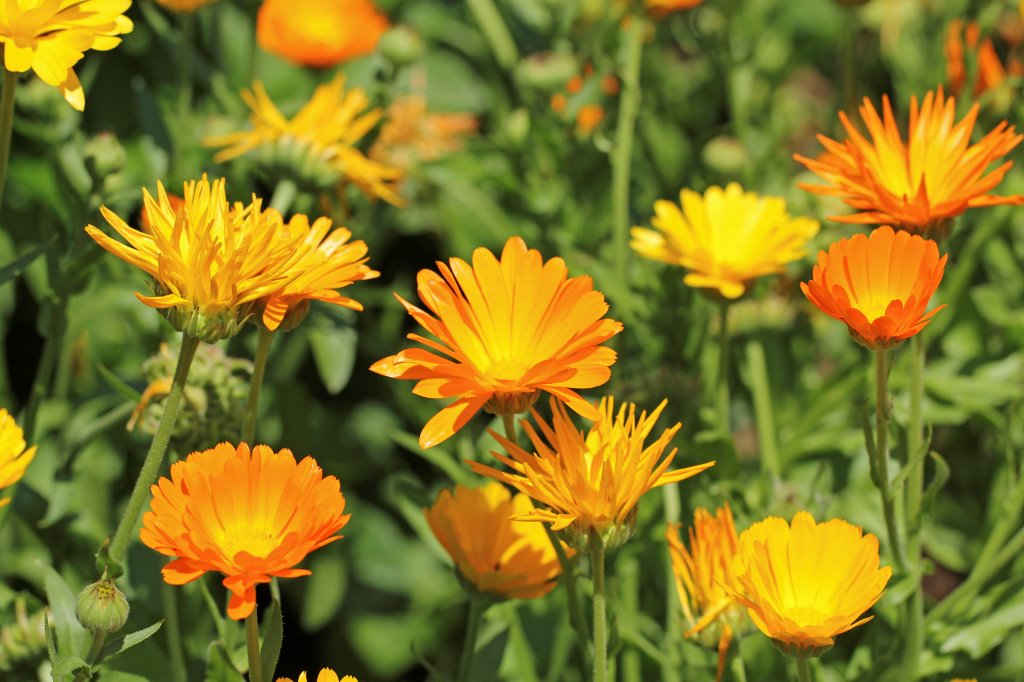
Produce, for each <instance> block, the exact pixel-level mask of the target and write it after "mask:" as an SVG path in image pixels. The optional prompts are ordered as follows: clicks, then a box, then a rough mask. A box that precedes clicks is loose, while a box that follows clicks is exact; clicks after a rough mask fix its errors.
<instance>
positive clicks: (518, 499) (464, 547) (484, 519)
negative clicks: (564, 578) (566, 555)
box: [423, 481, 572, 599]
mask: <svg viewBox="0 0 1024 682" xmlns="http://www.w3.org/2000/svg"><path fill="white" fill-rule="evenodd" d="M532 507H533V505H532V504H530V498H528V497H527V496H526V495H522V494H518V495H515V496H513V495H512V494H511V493H510V492H509V491H508V488H506V487H505V486H503V485H502V484H500V483H496V482H494V481H491V482H489V483H488V484H487V485H486V486H484V487H482V488H467V487H465V486H461V485H457V486H455V491H454V492H452V491H451V490H447V489H445V490H442V491H441V492H440V494H439V495H438V496H437V501H436V502H435V503H434V506H432V507H430V508H429V509H424V510H423V512H424V514H425V515H426V517H427V523H429V524H430V530H432V531H433V532H434V536H435V537H436V538H437V539H438V541H439V542H440V543H441V546H442V547H444V549H445V551H446V552H448V555H449V556H450V557H451V558H452V561H453V562H454V563H455V569H456V570H457V571H458V573H459V576H460V577H461V578H462V579H463V580H464V581H466V582H467V583H469V585H470V586H471V587H472V588H473V589H474V590H476V591H477V592H479V593H481V594H485V595H488V596H490V597H492V598H497V599H532V598H534V597H542V596H544V595H545V594H547V593H548V592H550V591H551V590H552V589H553V588H554V587H555V583H556V581H557V579H558V576H559V575H560V574H561V572H562V567H561V565H560V564H559V562H558V555H557V554H556V553H555V548H554V547H552V545H551V540H550V539H548V535H547V533H545V532H544V529H543V528H541V527H540V526H538V525H537V524H535V523H524V522H522V521H513V520H512V518H513V517H515V516H521V515H523V514H526V513H527V512H529V511H530V509H531V508H532ZM569 551H570V552H571V551H572V550H569Z"/></svg>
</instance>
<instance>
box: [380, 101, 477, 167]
mask: <svg viewBox="0 0 1024 682" xmlns="http://www.w3.org/2000/svg"><path fill="white" fill-rule="evenodd" d="M476 129H477V120H476V117H475V116H473V115H472V114H459V113H450V114H436V113H431V112H429V111H427V100H426V99H424V98H423V97H421V96H419V95H407V96H405V97H399V98H396V99H395V100H394V101H393V102H391V104H390V105H389V106H388V109H387V113H386V114H385V121H384V125H383V126H382V127H381V129H380V134H379V135H377V139H376V140H375V141H374V143H373V146H372V147H371V148H370V158H371V159H373V160H374V161H379V162H380V163H383V164H387V165H388V166H394V167H396V168H403V169H406V168H409V167H410V166H412V165H414V164H415V163H417V162H419V163H423V162H428V161H434V160H436V159H439V158H441V157H443V156H446V155H448V154H451V153H453V152H457V151H459V150H460V149H462V144H463V140H464V139H465V138H466V137H467V136H469V135H472V134H473V133H475V132H476Z"/></svg>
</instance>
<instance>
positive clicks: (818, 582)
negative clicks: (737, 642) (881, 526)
mask: <svg viewBox="0 0 1024 682" xmlns="http://www.w3.org/2000/svg"><path fill="white" fill-rule="evenodd" d="M879 563H880V561H879V558H878V538H876V537H875V536H874V535H871V534H870V533H869V534H867V535H864V533H863V532H862V531H861V529H860V528H859V527H857V526H854V525H851V524H849V523H847V522H846V521H843V520H842V519H832V520H831V521H826V522H824V523H815V521H814V517H813V516H811V515H810V514H808V513H807V512H805V511H802V512H798V513H797V514H796V516H794V517H793V522H792V525H790V524H788V523H786V521H785V520H784V519H780V518H778V517H769V518H767V519H765V520H764V521H759V522H758V523H755V524H754V525H753V526H751V527H750V528H748V529H747V530H745V531H743V534H742V535H740V551H739V554H738V555H737V556H736V559H735V566H734V569H733V570H734V571H735V574H736V580H737V581H738V582H739V585H740V588H739V589H734V588H731V587H730V586H728V585H726V588H727V590H728V591H729V592H731V593H732V595H733V597H735V599H736V600H737V601H739V602H740V603H741V604H742V605H744V606H746V607H747V612H748V613H749V615H750V618H751V620H753V621H754V624H755V625H756V626H757V627H758V629H759V630H760V631H761V632H763V633H764V634H766V635H767V636H768V637H771V638H772V640H774V642H775V643H776V645H777V646H779V647H780V648H781V649H782V650H783V651H785V652H786V653H788V654H790V655H795V656H800V657H807V656H817V655H820V654H821V653H823V652H824V651H826V650H828V649H829V648H830V647H831V646H832V644H833V643H834V641H835V637H837V636H838V635H841V634H843V633H844V632H846V631H848V630H852V629H853V628H855V627H857V626H858V625H862V624H863V623H866V622H867V621H869V620H871V616H868V617H867V618H861V616H862V615H863V614H864V612H865V611H867V610H868V609H870V608H871V607H872V606H873V605H874V603H875V602H876V601H878V599H879V598H880V597H881V596H882V593H883V592H884V591H885V586H886V584H887V583H888V582H889V578H890V577H891V576H892V568H891V567H889V566H885V567H880V566H879Z"/></svg>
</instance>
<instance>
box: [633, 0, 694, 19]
mask: <svg viewBox="0 0 1024 682" xmlns="http://www.w3.org/2000/svg"><path fill="white" fill-rule="evenodd" d="M702 2H704V0H644V5H645V6H646V7H647V11H648V12H649V13H650V14H651V16H653V17H655V18H656V19H661V18H663V17H665V16H668V15H669V14H672V13H673V12H682V11H683V10H686V9H693V8H694V7H696V6H697V5H699V4H701V3H702Z"/></svg>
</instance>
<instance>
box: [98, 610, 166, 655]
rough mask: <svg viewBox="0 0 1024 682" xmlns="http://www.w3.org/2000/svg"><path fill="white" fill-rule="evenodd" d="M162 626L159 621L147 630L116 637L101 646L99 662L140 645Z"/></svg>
mask: <svg viewBox="0 0 1024 682" xmlns="http://www.w3.org/2000/svg"><path fill="white" fill-rule="evenodd" d="M163 624H164V622H163V621H162V620H159V621H157V622H155V623H153V624H152V625H150V626H149V627H148V628H143V629H142V630H137V631H135V632H132V633H130V634H127V635H125V636H124V637H118V638H117V639H114V640H111V641H109V642H107V643H106V644H105V645H104V646H103V651H102V653H101V654H100V659H99V660H101V661H102V660H104V659H107V658H111V657H113V656H117V655H118V654H119V653H121V652H122V651H127V650H128V649H131V648H132V647H133V646H135V645H136V644H141V643H142V642H145V641H146V640H147V639H149V638H150V637H152V636H153V635H155V634H156V632H157V630H159V629H160V626H162V625H163Z"/></svg>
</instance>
